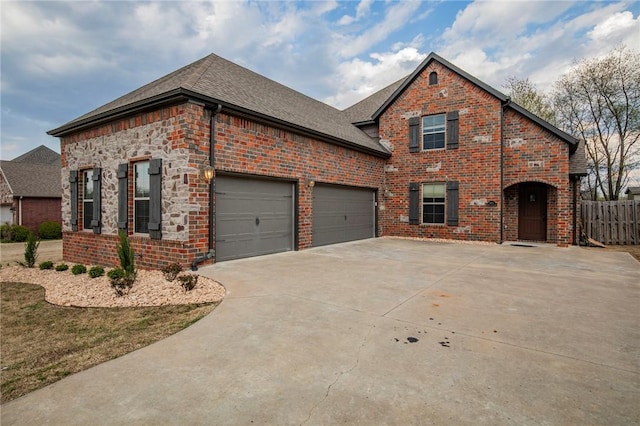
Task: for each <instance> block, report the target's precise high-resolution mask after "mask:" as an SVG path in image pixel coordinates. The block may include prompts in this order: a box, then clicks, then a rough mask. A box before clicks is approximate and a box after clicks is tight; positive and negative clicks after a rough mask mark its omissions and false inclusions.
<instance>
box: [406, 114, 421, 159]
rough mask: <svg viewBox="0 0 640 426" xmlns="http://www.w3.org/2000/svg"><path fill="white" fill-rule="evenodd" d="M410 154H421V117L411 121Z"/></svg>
mask: <svg viewBox="0 0 640 426" xmlns="http://www.w3.org/2000/svg"><path fill="white" fill-rule="evenodd" d="M409 152H420V117H411V118H410V119H409Z"/></svg>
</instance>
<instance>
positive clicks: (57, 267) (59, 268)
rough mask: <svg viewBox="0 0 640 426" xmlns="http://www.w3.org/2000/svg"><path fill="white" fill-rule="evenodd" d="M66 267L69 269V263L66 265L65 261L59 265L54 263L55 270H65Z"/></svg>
mask: <svg viewBox="0 0 640 426" xmlns="http://www.w3.org/2000/svg"><path fill="white" fill-rule="evenodd" d="M67 269H69V265H67V264H66V263H61V264H59V265H56V267H55V270H56V271H58V272H62V271H66V270H67Z"/></svg>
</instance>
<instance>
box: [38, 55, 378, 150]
mask: <svg viewBox="0 0 640 426" xmlns="http://www.w3.org/2000/svg"><path fill="white" fill-rule="evenodd" d="M181 99H182V100H186V99H194V100H198V101H201V102H204V103H205V104H208V105H209V106H214V105H215V104H218V105H222V107H223V108H226V109H229V110H232V111H236V112H237V113H241V114H244V115H248V116H251V117H254V118H257V119H261V120H263V121H265V120H266V121H268V122H271V123H275V124H278V125H281V126H285V127H287V128H292V129H294V130H296V131H298V132H302V133H303V134H307V135H310V136H313V137H320V138H322V139H325V140H329V141H331V142H333V143H337V144H340V145H346V146H349V147H351V148H354V149H359V150H362V151H365V152H369V153H372V154H375V155H378V156H383V157H388V156H390V153H389V152H388V151H387V150H386V149H385V148H384V147H383V146H382V145H380V144H379V143H378V141H377V140H374V139H372V138H370V137H369V136H367V135H366V134H365V133H364V132H363V131H361V130H360V129H358V128H357V127H355V126H353V125H352V124H351V122H350V121H349V119H348V118H347V116H346V115H345V114H343V113H342V112H341V111H339V110H338V109H336V108H333V107H331V106H329V105H327V104H325V103H322V102H320V101H317V100H315V99H313V98H310V97H308V96H306V95H303V94H302V93H300V92H297V91H295V90H293V89H290V88H288V87H286V86H284V85H282V84H280V83H277V82H275V81H273V80H270V79H268V78H266V77H264V76H261V75H259V74H257V73H255V72H253V71H250V70H248V69H246V68H244V67H241V66H240V65H237V64H234V63H233V62H230V61H227V60H226V59H223V58H221V57H219V56H217V55H214V54H211V55H209V56H206V57H205V58H203V59H200V60H199V61H196V62H194V63H192V64H190V65H187V66H186V67H183V68H180V69H179V70H177V71H174V72H172V73H170V74H168V75H166V76H164V77H162V78H160V79H158V80H155V81H153V82H151V83H149V84H147V85H145V86H143V87H141V88H139V89H137V90H134V91H133V92H131V93H129V94H126V95H124V96H122V97H120V98H118V99H116V100H114V101H112V102H110V103H108V104H106V105H103V106H101V107H100V108H97V109H95V110H93V111H91V112H89V113H87V114H85V115H83V116H81V117H78V118H76V119H75V120H72V121H70V122H68V123H67V124H64V125H63V126H61V127H58V128H56V129H53V130H51V131H49V132H48V133H49V134H50V135H53V136H65V135H67V134H70V133H72V132H74V131H77V130H81V129H84V128H88V127H92V126H95V125H98V124H101V123H104V122H106V121H108V120H113V119H114V118H118V117H122V116H124V115H128V114H131V113H134V112H137V111H141V110H145V109H149V108H152V107H154V106H158V105H162V104H167V103H170V102H176V101H179V100H181Z"/></svg>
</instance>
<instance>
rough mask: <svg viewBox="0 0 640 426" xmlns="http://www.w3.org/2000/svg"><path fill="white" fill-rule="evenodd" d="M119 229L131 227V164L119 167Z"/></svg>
mask: <svg viewBox="0 0 640 426" xmlns="http://www.w3.org/2000/svg"><path fill="white" fill-rule="evenodd" d="M117 176H118V229H127V228H128V225H129V164H127V163H124V164H119V165H118V174H117Z"/></svg>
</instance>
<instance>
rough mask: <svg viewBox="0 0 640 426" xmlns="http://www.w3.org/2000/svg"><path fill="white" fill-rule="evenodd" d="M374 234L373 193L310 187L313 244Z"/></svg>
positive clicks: (334, 187)
mask: <svg viewBox="0 0 640 426" xmlns="http://www.w3.org/2000/svg"><path fill="white" fill-rule="evenodd" d="M371 237H375V192H374V191H372V190H371V189H362V188H352V187H345V186H328V185H317V186H316V187H315V188H313V246H314V247H317V246H323V245H326V244H334V243H341V242H345V241H353V240H361V239H363V238H371Z"/></svg>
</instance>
